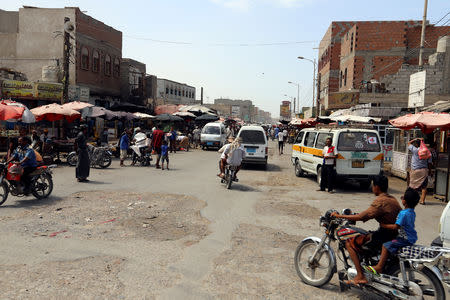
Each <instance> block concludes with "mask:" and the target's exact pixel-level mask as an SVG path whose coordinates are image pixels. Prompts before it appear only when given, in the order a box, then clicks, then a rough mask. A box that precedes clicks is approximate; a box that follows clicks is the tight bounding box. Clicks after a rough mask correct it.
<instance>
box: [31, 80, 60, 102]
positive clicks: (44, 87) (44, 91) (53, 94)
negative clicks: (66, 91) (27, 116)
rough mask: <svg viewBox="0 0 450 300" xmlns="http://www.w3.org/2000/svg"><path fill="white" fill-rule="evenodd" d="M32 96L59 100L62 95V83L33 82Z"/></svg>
mask: <svg viewBox="0 0 450 300" xmlns="http://www.w3.org/2000/svg"><path fill="white" fill-rule="evenodd" d="M34 96H35V97H36V98H39V99H51V100H60V99H61V98H62V96H63V85H62V84H61V83H45V82H37V83H35V94H34Z"/></svg>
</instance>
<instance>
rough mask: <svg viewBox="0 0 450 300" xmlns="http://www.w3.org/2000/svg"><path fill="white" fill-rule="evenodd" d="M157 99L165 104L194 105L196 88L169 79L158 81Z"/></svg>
mask: <svg viewBox="0 0 450 300" xmlns="http://www.w3.org/2000/svg"><path fill="white" fill-rule="evenodd" d="M157 87H158V89H157V97H158V98H160V99H162V101H163V103H164V104H194V103H195V87H193V86H190V85H187V84H185V83H179V82H176V81H172V80H168V79H162V78H158V79H157Z"/></svg>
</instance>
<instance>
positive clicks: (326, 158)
mask: <svg viewBox="0 0 450 300" xmlns="http://www.w3.org/2000/svg"><path fill="white" fill-rule="evenodd" d="M331 143H332V140H331V138H327V140H326V142H325V147H324V148H323V151H322V154H323V164H322V173H321V178H320V191H325V188H326V187H327V188H328V192H329V193H334V191H333V183H334V166H335V163H336V158H337V152H336V148H335V147H334V146H332V145H331Z"/></svg>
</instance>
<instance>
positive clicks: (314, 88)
mask: <svg viewBox="0 0 450 300" xmlns="http://www.w3.org/2000/svg"><path fill="white" fill-rule="evenodd" d="M313 65H314V72H313V99H312V106H311V115H312V116H313V117H314V102H315V101H316V59H315V58H314V61H313ZM316 117H317V114H316Z"/></svg>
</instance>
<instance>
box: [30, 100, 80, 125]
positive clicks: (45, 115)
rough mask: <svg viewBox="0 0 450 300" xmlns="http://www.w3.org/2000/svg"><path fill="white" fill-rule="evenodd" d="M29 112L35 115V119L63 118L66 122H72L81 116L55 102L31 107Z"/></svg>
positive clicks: (56, 119) (51, 119)
mask: <svg viewBox="0 0 450 300" xmlns="http://www.w3.org/2000/svg"><path fill="white" fill-rule="evenodd" d="M31 112H32V113H33V115H34V116H35V117H36V121H42V120H47V121H51V122H52V121H59V120H63V119H64V120H67V121H68V122H73V121H74V120H76V119H79V118H80V117H81V114H80V113H79V112H77V111H76V110H73V109H70V108H66V107H63V106H62V105H59V104H56V103H52V104H48V105H43V106H39V107H36V108H33V109H32V110H31Z"/></svg>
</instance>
